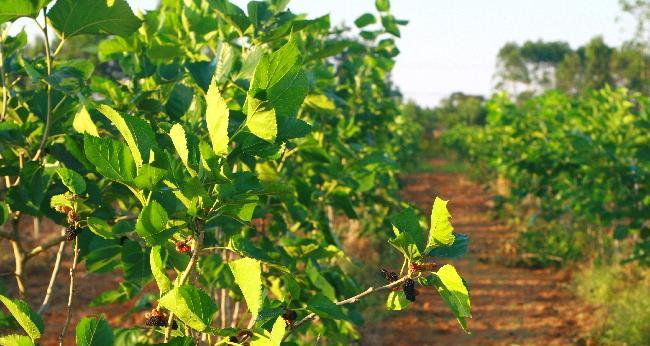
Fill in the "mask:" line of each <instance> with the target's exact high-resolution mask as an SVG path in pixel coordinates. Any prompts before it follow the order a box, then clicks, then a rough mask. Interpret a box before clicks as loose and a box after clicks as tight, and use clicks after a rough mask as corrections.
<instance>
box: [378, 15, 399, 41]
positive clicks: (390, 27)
mask: <svg viewBox="0 0 650 346" xmlns="http://www.w3.org/2000/svg"><path fill="white" fill-rule="evenodd" d="M381 24H382V25H383V26H384V30H386V32H388V33H389V34H392V35H393V36H395V37H400V31H399V27H398V26H397V21H396V20H395V17H393V16H391V15H387V16H383V17H381Z"/></svg>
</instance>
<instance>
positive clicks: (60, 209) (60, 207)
mask: <svg viewBox="0 0 650 346" xmlns="http://www.w3.org/2000/svg"><path fill="white" fill-rule="evenodd" d="M54 210H56V211H58V212H59V213H64V214H67V213H69V212H71V211H72V208H70V207H69V206H67V205H57V206H56V207H54Z"/></svg>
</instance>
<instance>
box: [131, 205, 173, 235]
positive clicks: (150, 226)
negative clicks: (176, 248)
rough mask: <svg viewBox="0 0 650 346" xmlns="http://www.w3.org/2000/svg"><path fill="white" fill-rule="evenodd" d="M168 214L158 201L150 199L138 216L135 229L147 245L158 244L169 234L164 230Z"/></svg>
mask: <svg viewBox="0 0 650 346" xmlns="http://www.w3.org/2000/svg"><path fill="white" fill-rule="evenodd" d="M167 220H168V216H167V211H166V210H165V208H163V206H162V205H160V203H158V202H157V201H155V200H151V201H150V202H149V204H147V205H146V206H145V207H144V208H142V211H141V212H140V216H138V222H137V223H136V224H135V231H136V232H138V234H139V235H140V236H141V237H142V239H144V240H145V241H146V242H147V244H149V245H160V244H162V243H164V242H165V241H166V240H167V239H168V238H169V236H170V234H169V232H167V231H166V229H165V226H166V224H167Z"/></svg>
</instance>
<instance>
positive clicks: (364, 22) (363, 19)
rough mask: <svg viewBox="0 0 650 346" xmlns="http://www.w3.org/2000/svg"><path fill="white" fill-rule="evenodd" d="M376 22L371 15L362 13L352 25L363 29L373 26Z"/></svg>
mask: <svg viewBox="0 0 650 346" xmlns="http://www.w3.org/2000/svg"><path fill="white" fill-rule="evenodd" d="M376 22H377V19H376V18H375V16H373V15H372V14H371V13H364V14H362V15H361V16H360V17H359V18H357V19H356V20H355V21H354V25H356V26H357V28H363V27H364V26H368V25H370V24H375V23H376Z"/></svg>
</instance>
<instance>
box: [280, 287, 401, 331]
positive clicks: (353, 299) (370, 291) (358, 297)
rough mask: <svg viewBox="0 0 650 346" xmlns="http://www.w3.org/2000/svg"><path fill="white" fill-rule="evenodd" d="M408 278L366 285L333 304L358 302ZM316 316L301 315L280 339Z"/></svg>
mask: <svg viewBox="0 0 650 346" xmlns="http://www.w3.org/2000/svg"><path fill="white" fill-rule="evenodd" d="M408 278H410V276H408V275H407V276H404V277H402V278H400V279H399V280H396V281H393V282H391V283H390V284H388V285H385V286H381V287H377V288H374V287H368V289H366V290H365V291H363V292H361V293H359V294H357V295H356V296H352V297H350V298H347V299H344V300H341V301H338V302H336V303H335V304H336V305H346V304H354V303H356V302H358V301H359V300H361V298H363V297H365V296H367V295H369V294H373V293H376V292H379V291H385V290H390V289H391V288H393V287H395V286H399V285H401V284H402V282H403V281H404V280H406V279H408ZM316 317H317V315H316V314H315V313H313V312H312V313H310V314H308V315H307V316H305V317H303V318H302V319H301V320H300V321H298V322H296V323H294V324H293V327H292V328H291V329H290V330H289V331H288V332H287V333H285V334H284V337H283V338H282V341H284V340H285V339H286V338H288V337H289V335H291V333H293V331H294V330H296V328H298V327H299V326H300V325H301V324H303V323H305V322H307V321H310V320H313V319H315V318H316Z"/></svg>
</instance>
